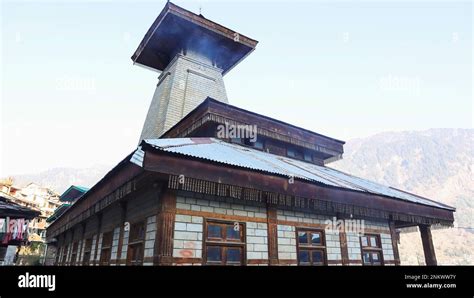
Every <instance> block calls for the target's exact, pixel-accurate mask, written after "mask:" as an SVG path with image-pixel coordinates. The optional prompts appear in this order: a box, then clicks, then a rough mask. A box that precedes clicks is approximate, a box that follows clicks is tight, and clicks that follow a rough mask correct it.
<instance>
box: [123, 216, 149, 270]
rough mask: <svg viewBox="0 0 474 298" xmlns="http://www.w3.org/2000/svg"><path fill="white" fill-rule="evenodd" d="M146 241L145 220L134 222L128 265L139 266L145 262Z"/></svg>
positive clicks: (130, 238) (129, 243)
mask: <svg viewBox="0 0 474 298" xmlns="http://www.w3.org/2000/svg"><path fill="white" fill-rule="evenodd" d="M144 241H145V222H144V221H141V222H138V223H135V224H132V225H131V227H130V235H129V238H128V251H127V265H131V266H138V265H142V264H143V252H144V245H143V243H144Z"/></svg>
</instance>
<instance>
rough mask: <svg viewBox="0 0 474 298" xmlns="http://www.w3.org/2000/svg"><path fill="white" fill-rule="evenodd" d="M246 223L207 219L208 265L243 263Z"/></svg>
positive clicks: (206, 261) (206, 256) (206, 255)
mask: <svg viewBox="0 0 474 298" xmlns="http://www.w3.org/2000/svg"><path fill="white" fill-rule="evenodd" d="M244 239H245V235H244V225H243V224H242V223H239V222H222V221H207V222H206V230H205V244H206V245H205V263H206V264H207V265H243V264H244V254H245V241H244Z"/></svg>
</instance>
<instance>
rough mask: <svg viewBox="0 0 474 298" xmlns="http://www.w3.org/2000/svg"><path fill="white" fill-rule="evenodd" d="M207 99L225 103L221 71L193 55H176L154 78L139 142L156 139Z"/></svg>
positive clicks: (197, 55) (200, 57)
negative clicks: (153, 85) (210, 98)
mask: <svg viewBox="0 0 474 298" xmlns="http://www.w3.org/2000/svg"><path fill="white" fill-rule="evenodd" d="M208 96H209V97H212V98H214V99H216V100H219V101H223V102H225V103H227V94H226V91H225V87H224V81H223V78H222V70H221V69H219V68H217V67H215V66H212V63H211V62H210V61H207V59H206V58H205V57H202V56H200V55H199V54H198V53H196V52H191V51H190V52H188V53H187V54H186V55H183V54H177V55H176V56H175V58H174V59H173V60H172V61H171V62H170V63H169V65H168V66H167V68H166V69H165V70H164V71H163V72H162V73H161V74H160V76H159V78H158V84H157V86H156V89H155V93H154V95H153V99H152V101H151V104H150V108H149V110H148V114H147V116H146V120H145V124H144V126H143V130H142V133H141V136H140V141H141V140H143V139H149V138H158V137H160V136H161V135H162V134H163V133H164V132H166V131H167V130H168V129H169V128H171V127H172V126H173V125H175V124H176V123H178V121H179V120H181V119H182V118H183V117H184V116H186V115H187V114H188V113H189V112H190V111H192V110H193V109H194V108H195V107H197V106H198V105H199V104H200V103H202V102H203V101H204V100H205V99H206V98H207V97H208Z"/></svg>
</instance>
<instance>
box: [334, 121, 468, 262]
mask: <svg viewBox="0 0 474 298" xmlns="http://www.w3.org/2000/svg"><path fill="white" fill-rule="evenodd" d="M344 150H345V153H344V158H343V159H342V160H340V161H338V162H335V163H333V164H330V167H333V168H336V169H339V170H342V171H344V172H348V173H351V174H353V175H355V176H359V177H362V178H366V179H369V180H373V181H377V182H379V183H382V184H386V185H390V186H394V187H396V188H400V189H404V190H407V191H409V192H413V193H416V194H419V195H421V196H425V197H428V198H430V199H433V200H437V201H440V202H442V203H445V204H448V205H451V206H454V207H456V208H457V210H456V212H455V227H454V228H450V229H441V230H434V231H433V239H434V244H435V249H436V254H437V258H438V263H439V264H460V265H461V264H471V265H473V264H474V253H473V252H472V247H474V175H473V172H472V171H473V170H474V168H473V165H474V163H473V161H474V130H473V129H429V130H425V131H407V132H386V133H380V134H376V135H374V136H371V137H367V138H360V139H353V140H349V141H348V142H347V143H346V145H345V146H344ZM400 258H401V261H402V264H407V265H408V264H413V265H418V264H420V263H424V256H423V249H422V246H421V238H420V235H419V233H418V232H412V233H403V234H402V235H401V243H400Z"/></svg>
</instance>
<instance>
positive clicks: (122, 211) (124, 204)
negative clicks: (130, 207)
mask: <svg viewBox="0 0 474 298" xmlns="http://www.w3.org/2000/svg"><path fill="white" fill-rule="evenodd" d="M119 205H120V233H119V240H118V247H117V258H116V260H115V264H117V265H120V261H121V259H122V248H123V234H124V232H125V219H126V217H127V202H126V201H122V202H120V203H119Z"/></svg>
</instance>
